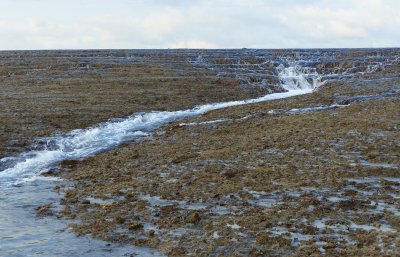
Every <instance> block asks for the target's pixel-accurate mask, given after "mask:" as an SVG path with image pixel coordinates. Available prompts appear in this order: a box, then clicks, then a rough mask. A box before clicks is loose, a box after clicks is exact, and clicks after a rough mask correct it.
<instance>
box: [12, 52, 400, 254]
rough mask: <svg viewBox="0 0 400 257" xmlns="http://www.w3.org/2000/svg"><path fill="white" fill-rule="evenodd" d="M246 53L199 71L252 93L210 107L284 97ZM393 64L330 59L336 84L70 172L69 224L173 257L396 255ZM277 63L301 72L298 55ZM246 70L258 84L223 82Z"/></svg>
mask: <svg viewBox="0 0 400 257" xmlns="http://www.w3.org/2000/svg"><path fill="white" fill-rule="evenodd" d="M242 51H243V52H241V51H239V50H238V51H236V52H235V51H232V52H229V51H228V52H227V53H225V52H223V54H222V57H221V54H219V55H218V54H216V56H220V59H216V60H218V61H212V62H211V61H210V59H207V58H206V57H204V56H205V55H206V54H207V53H208V54H209V55H210V56H211V53H212V51H210V52H207V51H206V52H205V53H203V54H199V53H196V54H194V56H196V55H199V56H200V55H202V56H203V57H202V58H199V57H196V58H195V57H193V60H194V61H193V62H189V61H187V60H186V61H185V62H186V63H189V64H190V65H192V66H193V67H192V68H188V70H192V69H193V72H196V73H199V74H204V73H207V74H210V81H216V80H218V79H220V78H221V77H223V78H224V79H228V81H230V83H229V85H230V86H231V87H232V92H236V90H239V92H240V94H239V93H237V94H232V95H230V96H223V95H218V94H225V92H226V91H224V90H223V89H224V86H223V85H220V86H221V87H222V89H218V90H217V89H215V90H216V91H213V92H210V94H209V98H207V99H206V101H215V99H218V101H219V102H220V101H225V100H229V99H226V98H222V97H232V99H236V98H238V99H239V98H240V99H242V98H249V97H250V96H251V95H253V96H256V95H260V94H265V93H266V92H276V91H279V89H278V88H275V87H268V86H265V85H267V84H268V83H270V84H273V83H274V81H275V82H276V79H275V78H273V77H271V78H270V77H268V76H267V75H265V73H268V72H265V73H262V72H259V73H260V74H264V75H265V76H266V77H261V78H260V76H261V75H260V76H258V75H257V74H258V73H257V70H258V68H256V67H259V68H260V67H263V66H262V65H266V66H268V67H269V65H270V66H271V67H270V70H273V69H272V68H276V67H278V65H279V64H266V63H265V62H263V60H264V61H265V59H263V60H261V59H262V58H260V57H259V56H260V55H257V52H256V51H254V52H253V53H252V54H249V53H248V52H246V51H245V50H242ZM382 51H383V52H382V53H380V52H379V51H378V50H369V51H367V50H363V51H356V50H348V51H344V50H340V51H339V50H338V51H337V52H336V51H333V50H328V51H327V52H326V55H327V57H332V56H335V54H336V55H340V56H339V57H340V58H339V57H338V58H337V59H334V60H333V61H329V62H328V61H326V59H328V58H326V59H324V58H323V57H324V55H323V54H324V53H325V52H324V51H322V52H318V51H317V50H315V51H313V50H309V52H308V53H309V55H308V56H307V57H308V58H306V60H309V62H312V61H314V62H316V64H309V65H311V66H312V67H314V68H315V69H316V70H315V71H316V72H317V73H319V74H326V76H325V83H324V84H323V85H322V86H321V87H320V88H319V89H318V90H317V91H315V92H314V93H312V94H307V95H302V96H295V97H291V98H286V99H280V100H274V101H268V102H263V103H257V104H251V105H243V106H236V107H229V108H226V109H221V110H216V111H212V112H209V113H207V114H205V115H203V116H201V117H197V118H192V119H187V120H184V121H179V122H176V123H172V124H169V125H167V126H165V127H162V128H161V129H158V130H157V131H155V132H154V133H152V136H151V137H149V138H146V139H143V140H141V141H139V142H133V143H131V144H126V145H124V146H123V147H120V148H118V149H115V150H113V151H110V152H106V153H102V154H99V155H97V156H94V157H90V158H87V159H85V160H83V161H79V162H78V161H64V162H63V163H61V170H60V172H59V173H58V175H59V176H62V177H63V178H66V179H70V180H73V181H75V182H76V183H75V186H74V187H72V188H71V187H66V188H63V187H58V188H57V190H58V191H60V192H63V193H65V195H64V198H63V199H62V201H61V203H62V204H63V205H64V210H63V211H61V213H60V214H61V215H63V216H66V217H69V218H71V219H74V220H76V221H79V222H80V223H78V225H76V224H74V225H71V228H72V229H73V230H74V231H75V232H76V233H77V234H78V235H86V234H90V235H91V236H93V237H95V238H100V239H104V240H109V241H116V242H126V243H131V244H135V245H141V246H150V247H153V248H157V249H159V250H161V251H162V252H164V253H165V254H167V255H169V256H187V255H192V256H249V255H250V256H310V255H315V256H319V255H323V254H326V255H328V256H338V255H342V256H368V255H374V256H395V255H396V254H398V252H399V251H400V249H399V245H400V242H399V238H400V227H399V224H400V204H399V198H400V194H399V190H400V174H399V171H400V161H399V160H400V156H399V153H400V133H399V126H400V109H399V104H400V94H399V89H400V86H399V85H400V76H399V73H400V65H399V63H398V60H397V59H396V58H392V57H393V56H395V57H396V56H398V54H399V53H398V52H396V51H395V50H392V52H391V51H388V50H385V51H388V52H385V51H384V50H382ZM246 53H247V54H248V55H246ZM270 53H274V56H286V57H287V58H289V57H290V58H295V59H296V58H297V59H299V57H298V56H299V53H297V54H296V51H293V52H290V51H287V52H283V51H282V52H280V51H276V52H273V51H272V52H270ZM300 53H301V51H300ZM378 53H379V54H378ZM235 54H237V56H239V57H240V56H242V57H243V58H242V59H243V60H247V64H246V63H243V62H244V61H242V63H240V62H239V63H238V62H237V60H236V59H235V58H236V57H235V56H236V55H235ZM232 56H233V57H232ZM296 56H297V57H296ZM313 56H315V58H314V57H313ZM371 56H372V57H371ZM379 56H382V59H383V60H384V61H386V60H388V59H390V60H392V61H391V62H390V63H389V64H388V63H387V65H386V66H385V67H380V66H379V63H380V62H375V61H371V60H372V59H374V58H380V57H379ZM228 57H229V58H228ZM244 57H246V58H244ZM250 57H251V58H250ZM268 58H271V54H270V55H268ZM268 58H267V60H268ZM313 58H314V59H313ZM320 58H322V59H323V60H325V61H324V62H321V60H320ZM332 58H333V57H332ZM167 59H168V58H167ZM186 59H187V58H186ZM259 59H260V60H259ZM207 60H208V61H207ZM239 60H241V58H239ZM318 60H320V63H322V64H321V65H318ZM393 60H394V61H393ZM210 63H211V64H210ZM254 63H256V64H257V65H261V66H257V65H254ZM236 64H237V65H236ZM185 65H186V64H185ZM243 66H245V67H247V73H246V74H247V75H246V74H245V75H246V76H247V77H246V76H245V75H243V77H240V78H237V77H230V76H228V75H229V74H228V75H227V73H223V74H222V75H221V71H220V70H228V71H229V70H230V69H233V70H236V71H235V72H236V73H237V70H238V69H239V68H240V69H241V70H242V71H243V69H244V68H243ZM264 68H265V67H264ZM260 69H261V68H260ZM249 70H250V71H252V72H251V73H252V74H253V75H251V76H250V75H248V74H249ZM254 70H256V72H254ZM266 70H268V69H266ZM254 73H255V74H256V75H254ZM192 74H195V73H192ZM347 74H348V76H347ZM335 75H336V77H335ZM196 76H197V75H193V77H194V78H195V77H196ZM213 76H215V77H213ZM243 78H245V79H243ZM246 79H248V80H246ZM244 80H246V81H247V82H244ZM199 85H202V86H204V85H203V84H202V83H200V84H199ZM263 85H264V86H263ZM230 86H228V88H230ZM194 90H195V89H194ZM206 91H207V90H206ZM216 92H218V93H216ZM121 95H123V94H121ZM207 95H208V93H207ZM153 96H154V95H153ZM213 97H215V98H213ZM219 97H221V98H219ZM182 98H184V97H183V96H182ZM174 99H176V100H175V101H176V102H178V101H180V99H181V97H178V98H174ZM220 99H222V100H220ZM110 101H111V100H110ZM171 102H173V101H171ZM199 102H200V101H199ZM199 102H197V100H194V101H191V102H185V104H186V105H187V106H185V105H182V103H179V104H178V103H175V104H176V105H171V108H173V109H175V108H177V109H179V108H182V107H183V108H185V107H190V106H191V105H192V104H197V103H199ZM113 104H115V106H117V105H118V103H113ZM167 104H170V103H169V102H168V103H167ZM90 106H92V105H90ZM139 107H140V106H139ZM139 107H135V108H139ZM328 107H331V108H328ZM141 108H142V109H141V111H142V110H143V109H145V110H152V109H154V108H152V106H147V105H144V106H143V107H141ZM160 108H169V107H160ZM132 110H136V109H132ZM122 114H123V113H121V115H122ZM73 117H75V116H74V115H73ZM104 117H106V116H104ZM76 119H79V117H76ZM62 121H63V120H62V119H61V120H60V123H61V124H62ZM88 124H90V123H88ZM71 126H72V125H71ZM49 131H51V129H50V130H49ZM27 136H32V135H30V134H29V135H27ZM5 146H7V145H6V144H5ZM46 211H51V208H46Z"/></svg>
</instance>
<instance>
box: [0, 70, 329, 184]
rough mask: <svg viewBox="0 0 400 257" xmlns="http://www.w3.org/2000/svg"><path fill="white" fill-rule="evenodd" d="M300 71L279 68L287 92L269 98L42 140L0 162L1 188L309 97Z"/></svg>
mask: <svg viewBox="0 0 400 257" xmlns="http://www.w3.org/2000/svg"><path fill="white" fill-rule="evenodd" d="M304 71H305V70H304V69H302V68H301V67H299V66H294V67H287V68H285V67H280V68H279V70H278V72H279V73H278V74H279V78H280V79H281V81H282V87H283V88H284V89H286V90H287V92H283V93H274V94H269V95H265V96H262V97H259V98H255V99H248V100H241V101H231V102H223V103H211V104H204V105H200V106H196V107H194V108H192V109H187V110H180V111H173V112H166V111H164V112H156V111H155V112H148V113H138V114H135V115H132V116H130V117H127V118H126V119H120V120H118V121H109V122H106V123H103V124H100V125H98V126H95V127H91V128H88V129H79V130H73V131H71V132H70V133H67V134H65V135H57V136H52V137H48V138H45V139H43V140H42V141H45V147H44V149H41V150H33V151H30V152H26V153H23V154H21V155H20V156H18V157H13V158H3V159H2V160H0V164H1V163H2V164H3V166H6V167H7V168H6V169H4V170H3V171H1V172H0V181H1V182H3V183H2V184H4V183H8V184H15V183H23V182H24V181H26V180H31V179H32V177H35V176H37V175H40V174H41V173H43V172H45V171H47V170H49V169H50V168H53V167H54V166H56V165H57V164H58V163H59V162H61V161H63V160H79V159H83V158H85V157H88V156H93V155H95V154H97V153H99V152H104V151H106V150H109V149H113V148H115V147H117V146H118V145H120V144H122V143H124V142H127V141H131V140H134V139H135V138H140V137H143V136H147V135H149V133H150V132H151V131H153V130H154V129H157V128H160V127H161V126H163V125H166V124H168V123H170V122H173V121H177V120H182V119H185V118H190V117H195V116H199V115H202V114H204V113H206V112H209V111H212V110H217V109H222V108H226V107H231V106H238V105H244V104H251V103H259V102H264V101H268V100H275V99H281V98H287V97H291V96H296V95H302V94H308V93H311V92H312V91H313V90H314V89H316V88H318V87H319V86H320V84H321V83H320V80H319V79H318V77H317V74H315V73H313V74H311V79H312V82H310V74H306V73H304Z"/></svg>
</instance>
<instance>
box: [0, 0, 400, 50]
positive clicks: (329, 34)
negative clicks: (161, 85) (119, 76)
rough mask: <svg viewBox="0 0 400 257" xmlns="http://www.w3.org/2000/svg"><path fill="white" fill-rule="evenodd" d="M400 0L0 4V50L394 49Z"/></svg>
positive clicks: (5, 0) (43, 0) (28, 0)
mask: <svg viewBox="0 0 400 257" xmlns="http://www.w3.org/2000/svg"><path fill="white" fill-rule="evenodd" d="M399 42H400V1H399V0H181V1H178V0H164V1H162V0H113V1H110V0H0V50H17V49H19V50H25V49H27V50H29V49H137V48H146V49H149V48H243V47H246V48H346V47H349V48H353V47H399V46H400V43H399Z"/></svg>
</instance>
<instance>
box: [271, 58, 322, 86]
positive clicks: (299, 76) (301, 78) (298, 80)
mask: <svg viewBox="0 0 400 257" xmlns="http://www.w3.org/2000/svg"><path fill="white" fill-rule="evenodd" d="M277 72H278V78H279V80H280V82H281V85H282V87H283V88H284V89H286V90H298V89H303V90H307V89H310V88H312V89H317V88H319V87H320V86H321V85H322V84H323V83H322V82H321V79H322V77H321V75H320V74H318V73H317V72H316V70H315V69H312V68H306V67H302V66H300V65H299V64H297V63H291V64H290V65H289V66H287V67H285V66H284V65H283V64H281V65H279V66H278V67H277Z"/></svg>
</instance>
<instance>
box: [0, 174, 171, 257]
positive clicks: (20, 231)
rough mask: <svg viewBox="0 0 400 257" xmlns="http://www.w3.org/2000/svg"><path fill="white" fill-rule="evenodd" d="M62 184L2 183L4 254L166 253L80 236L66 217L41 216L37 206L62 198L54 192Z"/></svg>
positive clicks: (0, 239)
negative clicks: (18, 184)
mask: <svg viewBox="0 0 400 257" xmlns="http://www.w3.org/2000/svg"><path fill="white" fill-rule="evenodd" d="M59 183H60V182H57V181H48V180H46V181H42V180H36V181H32V182H30V183H28V184H24V186H22V187H4V186H2V185H1V183H0V256H10V257H11V256H12V257H17V256H21V257H22V256H24V257H25V256H52V257H53V256H68V257H69V256H79V255H81V256H96V257H97V256H135V255H137V256H163V255H162V254H160V253H158V252H156V251H154V250H151V249H148V248H138V247H132V246H126V245H119V244H110V243H107V242H103V241H99V240H93V239H91V238H89V237H76V236H75V235H74V234H72V233H70V232H69V231H68V228H67V221H66V220H63V219H58V218H57V217H55V216H50V217H46V218H39V217H37V215H36V213H35V207H37V206H38V205H43V204H48V203H50V202H51V203H55V202H58V201H59V195H58V194H57V193H55V192H53V191H52V190H53V188H54V186H56V185H57V184H59Z"/></svg>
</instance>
